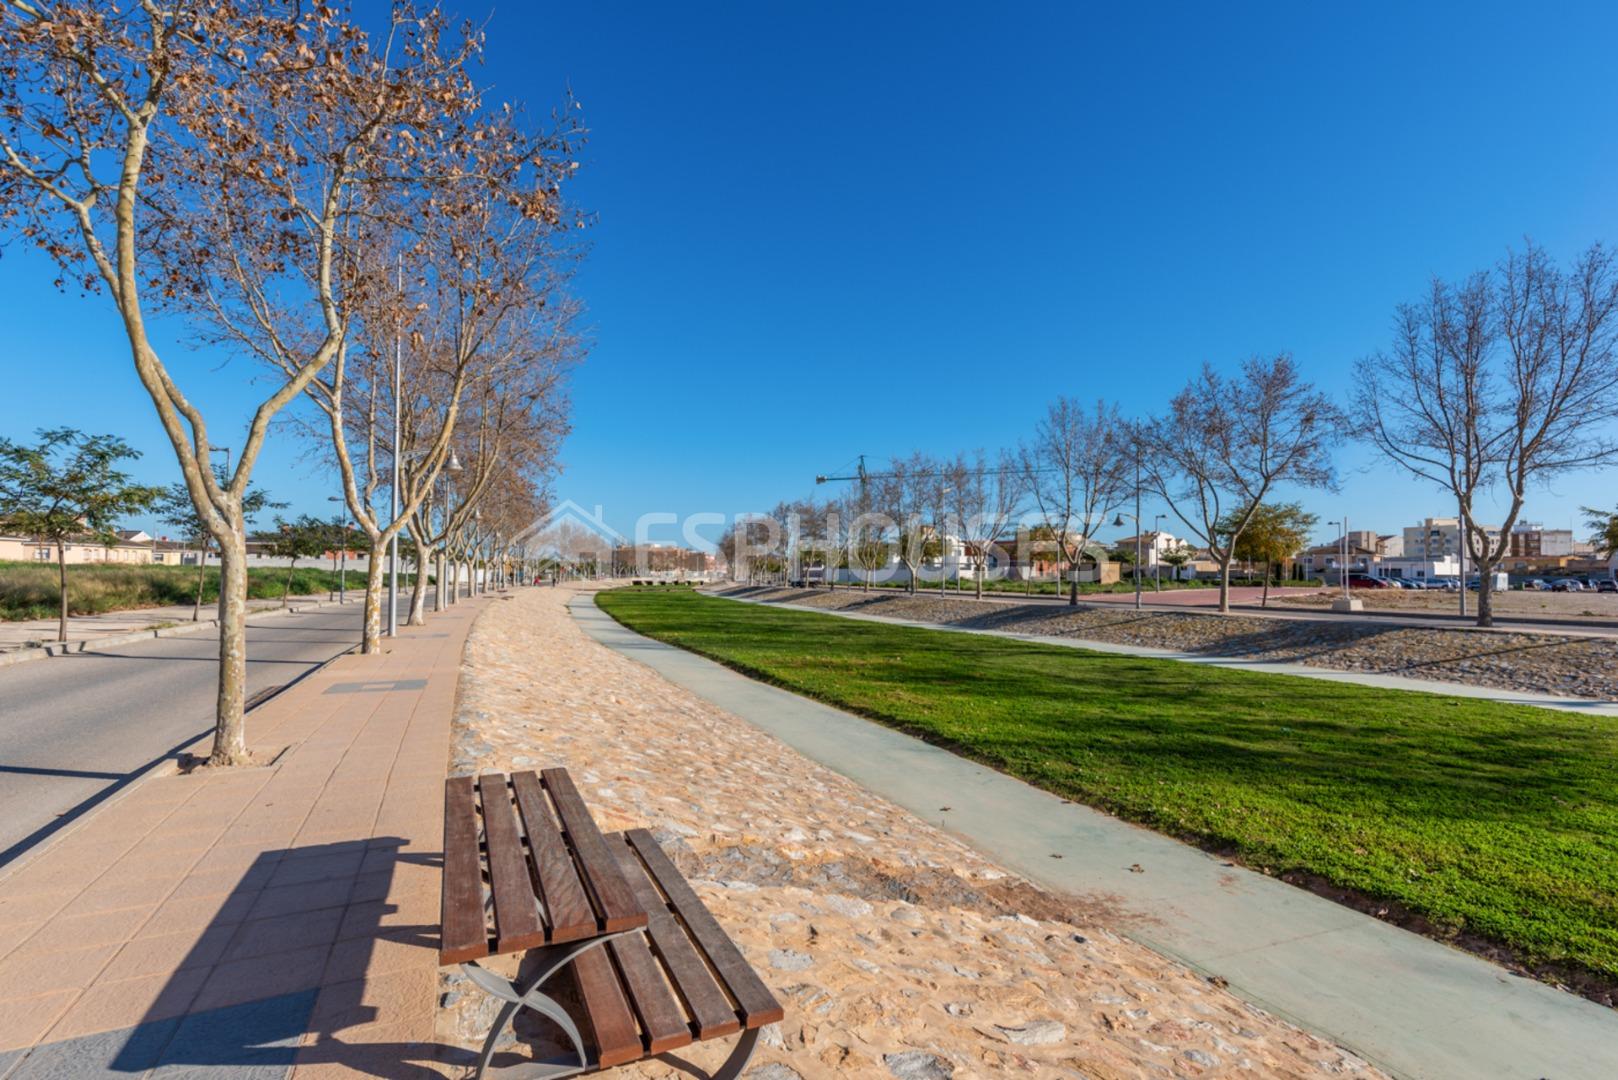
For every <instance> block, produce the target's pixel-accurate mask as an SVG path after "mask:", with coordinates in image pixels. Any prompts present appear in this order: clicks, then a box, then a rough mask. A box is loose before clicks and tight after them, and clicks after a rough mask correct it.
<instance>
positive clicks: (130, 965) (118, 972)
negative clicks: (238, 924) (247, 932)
mask: <svg viewBox="0 0 1618 1080" xmlns="http://www.w3.org/2000/svg"><path fill="white" fill-rule="evenodd" d="M235 933H236V928H235V927H234V926H208V927H204V928H203V929H201V930H182V931H180V932H179V933H175V934H158V935H154V936H151V937H142V938H136V939H135V940H133V941H131V942H129V943H128V944H126V945H125V946H124V947H123V948H121V949H120V950H118V955H117V956H115V957H113V959H112V962H111V963H110V964H108V965H107V967H106V970H104V971H103V972H102V973H101V975H100V976H99V977H98V978H97V980H96V984H97V985H100V984H101V983H103V982H111V981H117V980H120V979H133V978H137V977H142V976H146V975H154V974H162V973H164V972H170V971H183V970H185V969H187V968H194V967H209V966H212V965H213V964H215V963H217V962H218V961H219V960H220V958H221V957H223V956H224V953H225V948H226V946H228V945H229V944H230V940H231V938H232V937H233V936H234V935H235Z"/></svg>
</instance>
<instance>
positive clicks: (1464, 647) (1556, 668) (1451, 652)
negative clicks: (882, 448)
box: [724, 589, 1618, 701]
mask: <svg viewBox="0 0 1618 1080" xmlns="http://www.w3.org/2000/svg"><path fill="white" fill-rule="evenodd" d="M724 595H734V596H745V597H747V598H749V599H758V600H765V601H769V602H772V603H789V604H793V605H794V606H799V607H811V608H821V609H826V610H836V611H858V612H861V613H863V614H869V615H880V616H885V617H887V618H894V619H910V620H914V621H917V622H930V623H937V624H939V625H943V626H958V627H961V628H964V629H973V630H1007V631H1011V632H1014V633H1019V634H1048V635H1051V636H1053V637H1068V638H1077V639H1082V640H1086V641H1103V642H1110V643H1113V644H1119V645H1139V646H1145V647H1148V648H1153V649H1166V650H1172V651H1175V652H1186V653H1199V654H1202V655H1206V656H1228V657H1240V658H1242V659H1249V660H1265V661H1281V662H1288V663H1298V664H1309V665H1311V666H1313V667H1323V668H1334V669H1338V670H1342V671H1364V672H1373V673H1376V674H1379V675H1402V676H1405V677H1407V678H1413V679H1431V680H1435V681H1442V682H1453V683H1461V684H1464V685H1466V686H1487V687H1494V688H1497V689H1501V690H1515V691H1530V692H1535V693H1544V694H1555V695H1558V696H1561V697H1580V698H1592V699H1597V700H1602V701H1611V700H1615V699H1618V640H1615V639H1611V638H1574V637H1563V636H1560V635H1556V634H1519V633H1511V632H1507V631H1498V630H1489V631H1477V630H1459V629H1457V630H1440V629H1427V628H1413V627H1399V626H1379V625H1377V624H1375V623H1365V622H1340V621H1333V620H1330V619H1320V620H1314V619H1266V618H1263V617H1261V616H1253V615H1217V614H1200V613H1193V612H1178V611H1175V612H1164V611H1145V612H1137V611H1135V610H1134V609H1132V608H1120V607H1119V606H1118V605H1114V604H1084V603H1080V604H1079V606H1078V607H1077V608H1068V607H1057V606H1053V605H1051V604H1008V603H1004V602H995V603H992V604H991V603H988V602H980V601H977V600H971V599H967V598H964V597H963V598H960V599H956V598H954V597H940V596H938V595H937V594H933V593H917V594H915V595H907V594H905V593H896V592H887V591H884V592H880V593H877V592H871V593H867V592H862V591H860V590H858V589H837V590H834V591H831V592H826V591H818V590H817V591H813V592H806V591H804V590H801V589H732V590H727V591H726V592H725V593H724Z"/></svg>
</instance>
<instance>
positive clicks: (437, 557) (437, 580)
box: [433, 548, 449, 611]
mask: <svg viewBox="0 0 1618 1080" xmlns="http://www.w3.org/2000/svg"><path fill="white" fill-rule="evenodd" d="M433 570H434V572H433V599H434V600H435V601H436V602H437V608H436V610H438V611H443V610H444V608H445V606H446V605H447V604H448V603H449V597H448V593H449V560H448V559H446V558H444V549H443V548H438V549H436V550H435V551H434V552H433Z"/></svg>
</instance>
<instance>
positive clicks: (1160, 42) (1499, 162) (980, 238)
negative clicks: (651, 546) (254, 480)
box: [0, 0, 1618, 533]
mask: <svg viewBox="0 0 1618 1080" xmlns="http://www.w3.org/2000/svg"><path fill="white" fill-rule="evenodd" d="M457 2H458V3H459V6H460V9H461V10H462V11H464V12H467V13H481V12H483V11H485V10H486V8H485V7H484V5H483V4H482V3H480V2H479V0H457ZM1122 7H1123V5H1112V6H1109V7H1106V8H1102V7H1100V6H1092V5H1078V4H1051V5H1039V6H1023V7H1020V8H1013V7H999V8H986V7H983V6H982V5H965V4H933V3H929V4H922V3H896V4H840V3H819V2H817V3H812V4H810V3H799V4H792V5H787V4H776V3H758V2H749V3H725V4H719V3H698V4H663V3H651V2H646V3H640V4H627V3H601V4H570V5H558V4H528V3H518V2H509V0H508V2H507V3H504V4H501V5H499V6H498V7H496V9H495V11H494V14H493V18H492V22H491V24H490V30H491V34H490V45H489V49H488V57H487V65H486V68H485V74H486V76H487V79H488V81H490V82H491V83H492V84H493V85H494V92H495V94H496V95H499V96H514V97H518V98H521V99H524V100H526V101H528V102H529V103H531V104H532V105H534V106H535V107H545V106H548V105H549V104H550V103H551V102H552V101H553V100H554V99H555V97H556V95H557V93H558V91H559V90H560V89H561V88H562V87H563V86H564V85H571V86H572V88H573V90H574V92H575V94H576V95H577V96H578V98H579V100H580V101H581V102H582V103H583V105H584V116H585V118H586V121H587V123H588V124H589V126H590V127H591V129H592V132H593V134H592V140H591V143H590V145H589V146H588V147H587V149H586V153H585V167H584V169H583V170H582V172H581V177H580V179H579V181H578V184H577V186H576V188H575V191H574V194H575V196H576V197H577V198H578V199H579V200H580V201H581V202H582V203H583V204H585V205H586V206H588V207H589V208H591V209H592V210H594V211H595V212H597V214H598V215H599V224H598V226H597V227H596V228H595V230H594V235H593V245H594V246H593V251H592V254H591V257H590V260H589V263H588V266H587V268H586V270H585V271H584V273H583V275H582V277H581V278H580V281H579V288H580V291H581V292H582V294H583V296H584V297H585V299H586V301H587V302H588V304H589V306H590V310H591V314H590V324H591V326H592V327H593V335H594V339H595V346H594V350H593V352H592V354H591V356H590V358H589V360H588V362H587V363H586V365H585V367H584V368H583V369H582V370H581V371H580V372H579V375H578V377H577V380H576V384H575V388H574V397H575V402H576V414H575V432H574V435H573V436H572V438H571V439H570V440H569V442H568V444H567V446H566V450H565V458H566V462H567V471H566V473H565V474H564V475H563V477H562V478H561V479H560V480H559V481H558V484H557V492H558V495H560V496H563V497H569V498H572V499H574V500H575V501H577V502H579V503H581V504H584V505H586V506H594V505H596V504H602V505H603V506H604V507H605V509H606V514H607V518H608V520H609V521H610V522H612V523H613V524H614V525H616V526H617V527H618V528H620V529H622V530H624V531H625V532H629V531H630V530H631V529H632V528H633V523H634V520H635V519H636V517H637V516H638V515H640V514H641V513H643V512H647V511H672V512H675V513H678V514H682V515H684V514H690V513H695V512H702V511H720V512H727V513H734V512H737V511H746V510H755V509H763V508H767V507H768V506H769V505H771V504H773V503H774V502H775V501H776V500H778V499H781V498H785V497H792V496H798V495H802V494H806V493H808V492H809V491H810V490H811V489H812V487H813V485H812V478H813V476H814V475H815V474H816V473H817V472H823V471H827V470H831V469H835V468H837V467H838V466H841V465H843V464H845V463H847V462H849V461H850V460H851V459H852V458H853V457H854V456H855V455H856V454H858V453H861V452H864V453H867V454H870V455H873V457H876V458H882V457H886V456H888V455H890V454H895V453H905V452H908V451H910V450H912V449H917V448H919V449H924V450H929V451H934V452H940V453H948V452H953V451H955V450H957V449H967V450H971V449H975V448H977V447H984V448H986V449H989V450H991V451H992V450H993V449H994V448H996V447H998V446H1001V445H1008V444H1013V443H1015V442H1016V440H1017V439H1018V438H1019V437H1022V436H1024V435H1025V434H1026V432H1027V431H1028V429H1029V427H1030V426H1031V424H1032V423H1033V422H1034V420H1035V418H1036V417H1037V415H1038V414H1039V412H1040V411H1041V410H1042V409H1043V407H1044V405H1045V403H1046V401H1047V400H1048V399H1049V398H1050V397H1051V396H1052V395H1055V394H1057V393H1066V394H1073V395H1077V396H1080V397H1096V396H1100V397H1106V398H1109V399H1115V400H1117V401H1119V402H1120V403H1121V405H1122V406H1123V408H1124V409H1125V411H1127V412H1131V413H1144V412H1148V411H1151V410H1155V409H1160V408H1162V407H1163V405H1164V403H1165V402H1166V401H1167V399H1168V397H1169V396H1170V395H1171V393H1172V392H1173V390H1174V389H1176V388H1177V387H1178V386H1179V385H1180V384H1181V383H1182V382H1183V381H1184V380H1185V379H1186V378H1187V377H1188V376H1189V375H1190V374H1191V373H1192V372H1193V371H1194V370H1195V368H1196V367H1197V365H1199V364H1201V363H1202V362H1203V361H1204V360H1208V361H1212V362H1213V363H1215V364H1216V365H1227V364H1233V363H1234V362H1236V361H1238V360H1239V359H1240V358H1242V357H1244V356H1247V355H1250V354H1253V353H1272V352H1275V351H1279V350H1290V351H1292V352H1293V353H1294V354H1295V355H1296V357H1297V358H1298V360H1299V362H1300V364H1301V365H1302V367H1303V368H1304V370H1305V371H1306V372H1307V373H1309V375H1311V376H1312V377H1313V378H1314V379H1315V380H1317V381H1318V382H1319V383H1320V384H1321V385H1322V386H1323V387H1325V388H1326V389H1328V390H1330V391H1332V392H1334V393H1338V392H1345V391H1346V389H1347V372H1348V369H1349V366H1350V364H1351V363H1352V361H1353V360H1354V359H1355V358H1357V357H1359V356H1361V355H1363V354H1365V353H1367V352H1369V351H1371V350H1374V349H1376V348H1378V347H1381V346H1383V345H1384V344H1385V343H1386V341H1387V339H1388V331H1389V323H1390V318H1391V315H1392V311H1393V308H1394V305H1395V304H1396V303H1398V302H1400V301H1402V300H1406V299H1411V298H1414V297H1416V296H1417V295H1418V294H1419V293H1420V292H1421V291H1422V289H1423V288H1424V285H1425V282H1426V281H1427V279H1428V277H1429V276H1430V275H1433V274H1440V275H1446V276H1449V275H1460V274H1464V273H1466V272H1468V271H1471V270H1474V269H1478V268H1481V267H1484V266H1487V265H1489V264H1491V263H1492V262H1494V261H1495V260H1496V259H1498V258H1499V257H1500V255H1501V254H1502V253H1503V252H1504V250H1505V249H1506V247H1507V246H1508V245H1511V244H1514V243H1520V241H1521V239H1522V237H1523V236H1524V235H1532V236H1533V237H1534V238H1535V239H1537V240H1538V241H1539V242H1541V243H1543V244H1544V245H1546V246H1547V247H1548V248H1549V249H1550V250H1551V251H1552V252H1553V253H1554V254H1556V255H1558V256H1568V255H1571V254H1572V253H1574V252H1575V251H1576V250H1578V249H1579V248H1581V247H1583V246H1584V245H1586V244H1588V243H1589V242H1591V241H1594V240H1597V239H1601V240H1606V241H1614V240H1618V228H1615V226H1618V128H1615V127H1614V123H1613V120H1614V115H1615V108H1614V106H1615V105H1618V80H1614V79H1613V78H1612V59H1611V58H1612V48H1613V42H1614V41H1618V7H1614V6H1613V5H1611V4H1587V5H1571V4H1569V5H1557V6H1555V7H1554V8H1552V9H1545V8H1539V9H1534V8H1532V7H1531V6H1527V5H1508V4H1492V5H1483V4H1477V3H1466V4H1453V5H1447V6H1439V5H1394V4H1384V5H1354V6H1353V7H1352V8H1346V7H1341V6H1339V7H1336V8H1333V9H1330V10H1328V9H1327V8H1325V7H1316V6H1313V5H1296V4H1275V5H1267V6H1260V5H1245V4H1244V5H1191V4H1180V5H1175V4H1161V5H1152V6H1150V7H1149V8H1141V9H1139V10H1137V11H1133V12H1132V11H1124V10H1121V9H1122ZM1306 9H1309V10H1306ZM1551 12H1554V14H1552V13H1551ZM50 277H51V275H50V273H49V271H48V269H47V268H46V267H44V266H43V264H42V262H41V260H40V259H39V258H37V257H36V256H34V255H33V254H32V253H31V252H28V251H24V250H21V249H20V248H18V247H16V246H13V247H11V248H9V249H7V250H6V252H5V254H4V257H3V258H0V290H3V293H0V295H3V296H4V297H5V304H4V314H5V319H4V323H3V330H0V334H3V337H0V341H3V346H0V352H3V355H4V357H5V371H6V374H7V379H6V385H7V393H6V394H5V395H4V396H3V397H0V431H4V432H6V433H7V434H11V435H13V436H16V435H21V434H26V433H27V432H28V431H29V430H30V429H32V428H34V427H36V426H40V425H44V424H58V423H62V424H72V425H75V426H79V427H84V428H88V429H92V430H97V431H115V432H119V433H121V434H124V435H125V436H127V437H128V438H130V439H131V440H132V441H134V442H135V443H136V444H137V445H140V446H142V447H144V448H146V449H147V451H148V454H147V457H146V459H145V461H143V462H142V464H141V467H140V471H141V472H142V474H143V475H145V476H147V477H149V478H151V479H153V480H159V479H164V480H166V479H169V478H172V476H173V474H174V467H173V465H172V462H171V460H170V456H169V452H168V450H167V448H166V445H165V444H164V443H163V442H162V441H161V436H160V433H159V431H158V429H157V424H156V421H155V419H154V418H153V415H152V409H151V406H150V404H149V402H147V401H146V400H145V398H144V395H143V394H142V393H141V391H140V388H139V384H138V383H137V382H136V380H135V377H134V374H133V372H132V370H131V367H130V362H129V359H128V355H127V351H126V349H125V347H124V345H123V342H122V337H121V335H120V333H119V330H118V327H117V325H116V323H115V321H114V319H113V317H112V314H111V311H110V308H109V307H108V306H107V304H106V303H105V301H102V300H97V299H89V300H85V299H81V298H80V297H79V296H78V295H77V294H70V295H66V296H62V295H58V294H56V293H55V292H54V290H52V289H51V288H50V286H49V281H50ZM170 358H171V362H173V363H175V365H176V366H177V367H179V368H180V369H181V373H182V379H183V381H184V383H185V385H186V386H187V387H188V388H191V389H193V391H194V392H195V393H196V396H197V397H199V398H200V399H202V401H203V402H204V403H205V404H206V405H208V406H209V407H210V409H212V410H214V411H215V412H216V414H220V415H228V416H229V417H231V419H230V421H228V422H227V421H223V420H221V421H216V427H217V429H218V430H217V431H216V434H215V440H216V441H218V442H222V443H230V442H231V441H232V436H233V435H234V430H232V429H233V428H235V429H239V427H240V425H241V423H243V422H244V421H245V416H246V411H247V408H248V404H249V401H250V395H249V394H248V393H247V392H245V391H244V390H243V389H242V388H241V380H242V378H243V376H244V375H245V374H246V373H248V372H250V371H251V370H252V369H251V367H250V366H249V365H248V362H247V361H243V360H237V361H234V362H232V363H231V364H230V366H228V367H226V368H224V370H223V371H222V372H221V373H219V374H213V370H214V368H215V367H216V366H217V365H218V364H219V363H220V362H221V361H222V360H224V359H225V358H224V357H222V356H219V355H195V354H193V355H184V354H181V353H179V352H178V347H177V346H176V347H175V349H171V350H170ZM253 389H254V391H255V392H261V391H262V387H257V388H253ZM901 398H904V399H907V400H909V401H911V402H912V403H911V404H909V405H901V404H899V401H900V399H901ZM299 455H300V449H299V448H298V447H296V446H294V445H288V444H286V443H285V442H283V444H282V445H281V446H278V447H274V448H272V449H271V451H270V452H269V453H268V454H266V456H265V458H264V460H263V463H262V466H261V476H262V479H263V482H264V484H265V485H266V486H267V487H269V488H270V489H271V490H272V491H273V492H274V493H275V494H277V495H279V496H283V497H290V498H292V499H294V500H295V501H296V502H297V503H298V504H299V505H298V507H297V509H305V510H311V511H314V510H326V509H328V507H327V506H326V504H325V501H324V500H325V496H326V494H327V492H328V490H329V489H334V485H333V484H332V483H331V481H330V479H329V477H326V476H323V475H321V474H320V471H319V469H318V468H317V467H314V466H312V465H310V464H308V463H307V462H303V461H300V457H299ZM1344 464H1345V476H1344V483H1343V489H1342V492H1341V493H1340V494H1339V495H1335V496H1332V495H1325V494H1316V495H1311V496H1309V497H1308V501H1309V502H1310V503H1311V504H1312V506H1313V507H1314V508H1315V509H1316V510H1318V511H1319V512H1320V513H1321V516H1322V518H1323V519H1325V518H1333V517H1336V516H1337V515H1338V514H1340V513H1342V512H1343V511H1345V510H1346V511H1347V512H1348V514H1349V515H1350V518H1351V521H1352V522H1353V524H1354V525H1355V526H1356V527H1362V526H1363V527H1374V528H1378V529H1380V530H1382V531H1391V530H1394V529H1397V528H1399V527H1402V526H1403V525H1405V524H1409V523H1411V522H1413V521H1414V520H1416V519H1417V518H1419V517H1422V516H1425V515H1427V514H1442V513H1444V512H1446V511H1448V510H1449V509H1450V508H1449V507H1448V506H1447V504H1446V502H1445V500H1444V499H1443V498H1442V497H1441V496H1440V495H1439V494H1438V493H1436V492H1433V491H1431V490H1430V489H1428V488H1427V487H1425V486H1423V485H1420V484H1418V483H1416V482H1414V481H1407V480H1405V479H1403V478H1401V477H1399V476H1397V475H1396V474H1394V473H1393V472H1392V471H1391V469H1389V468H1388V467H1386V466H1383V465H1380V464H1379V463H1376V462H1374V461H1372V460H1371V459H1370V458H1369V457H1368V456H1367V454H1365V453H1364V452H1363V451H1351V452H1349V453H1347V454H1345V456H1344ZM1613 488H1614V485H1613V483H1612V478H1611V474H1608V475H1607V476H1606V477H1582V478H1578V479H1570V480H1568V481H1566V482H1563V483H1561V484H1560V485H1559V486H1558V489H1557V490H1556V491H1554V492H1546V493H1541V494H1536V495H1535V496H1534V497H1533V498H1532V499H1531V501H1530V503H1529V506H1528V508H1527V512H1526V516H1527V517H1528V518H1529V519H1542V520H1544V521H1546V522H1547V523H1548V524H1553V525H1561V526H1565V525H1567V524H1569V523H1570V521H1571V520H1572V518H1573V516H1574V513H1575V509H1576V507H1577V506H1578V505H1579V504H1580V503H1591V502H1596V503H1600V504H1604V505H1605V504H1610V503H1612V502H1613V501H1614V494H1615V493H1614V490H1613ZM1151 512H1153V511H1151V510H1148V513H1151ZM1328 531H1329V530H1326V529H1325V527H1324V526H1322V532H1323V533H1324V532H1328Z"/></svg>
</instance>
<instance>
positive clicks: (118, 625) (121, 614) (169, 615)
mask: <svg viewBox="0 0 1618 1080" xmlns="http://www.w3.org/2000/svg"><path fill="white" fill-rule="evenodd" d="M344 599H345V600H347V601H348V602H349V603H351V604H353V603H361V602H363V601H364V599H365V590H364V589H350V590H348V592H347V593H346V594H345V595H344ZM336 602H337V601H336V600H333V599H332V598H331V594H330V593H315V594H312V595H310V596H293V597H289V598H288V600H287V607H288V610H293V611H296V610H300V609H301V610H304V611H307V610H309V609H310V607H312V606H316V605H323V604H326V603H336ZM216 608H217V605H215V604H203V605H202V618H201V619H198V620H197V621H195V622H193V621H192V619H191V614H192V612H193V610H195V608H194V605H192V604H171V605H169V606H167V607H146V608H130V609H128V610H126V611H107V612H103V613H101V614H99V615H70V616H68V620H67V640H68V643H69V644H74V643H82V642H86V641H101V640H102V639H103V638H111V637H121V636H123V635H125V634H132V633H140V632H144V631H152V630H159V629H169V628H171V627H172V628H173V631H174V632H175V633H187V632H189V631H190V629H191V628H192V627H195V628H196V629H197V630H198V631H201V630H204V629H207V628H210V627H212V626H214V625H215V624H216V623H217V620H216V619H215V618H214V612H215V611H216ZM247 609H248V611H249V612H261V611H279V610H280V609H281V601H279V600H249V601H248V602H247ZM56 630H57V620H56V619H55V618H54V617H52V618H49V619H14V620H6V621H0V654H4V653H9V652H13V651H16V650H18V649H27V648H34V647H38V646H46V647H60V643H59V642H58V641H57V640H56Z"/></svg>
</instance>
